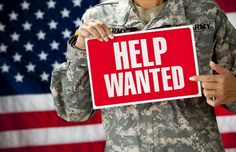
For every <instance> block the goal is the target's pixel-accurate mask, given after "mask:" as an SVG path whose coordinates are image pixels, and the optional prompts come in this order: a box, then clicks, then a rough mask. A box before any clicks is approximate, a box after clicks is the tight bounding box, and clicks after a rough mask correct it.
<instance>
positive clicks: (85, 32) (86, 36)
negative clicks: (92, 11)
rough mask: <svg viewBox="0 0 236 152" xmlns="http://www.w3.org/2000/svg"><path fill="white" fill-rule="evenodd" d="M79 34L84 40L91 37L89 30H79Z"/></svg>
mask: <svg viewBox="0 0 236 152" xmlns="http://www.w3.org/2000/svg"><path fill="white" fill-rule="evenodd" d="M77 33H79V36H82V37H84V38H89V37H90V36H91V35H90V33H89V32H88V31H87V30H84V29H83V28H81V29H79V30H77Z"/></svg>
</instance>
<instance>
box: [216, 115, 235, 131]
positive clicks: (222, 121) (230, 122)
mask: <svg viewBox="0 0 236 152" xmlns="http://www.w3.org/2000/svg"><path fill="white" fill-rule="evenodd" d="M216 119H217V122H218V128H219V131H220V132H221V133H229V132H236V115H233V116H218V117H217V118H216ZM226 122H227V125H226Z"/></svg>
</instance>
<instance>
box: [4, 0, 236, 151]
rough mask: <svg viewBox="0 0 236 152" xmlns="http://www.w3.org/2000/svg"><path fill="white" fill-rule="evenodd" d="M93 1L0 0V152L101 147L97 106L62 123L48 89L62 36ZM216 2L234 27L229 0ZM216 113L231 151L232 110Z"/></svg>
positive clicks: (234, 140) (235, 131)
mask: <svg viewBox="0 0 236 152" xmlns="http://www.w3.org/2000/svg"><path fill="white" fill-rule="evenodd" d="M99 2H100V1H99V0H83V1H82V0H67V1H66V0H57V1H56V0H45V1H44V0H11V1H7V0H0V37H1V39H0V81H1V83H0V121H1V122H0V151H3V152H23V151H24V152H27V151H30V152H37V151H39V152H41V151H44V152H51V151H57V152H60V151H64V152H74V151H82V152H91V151H96V152H102V151H104V147H105V133H104V130H103V129H102V125H101V113H100V111H98V112H97V113H96V115H95V116H94V117H93V118H92V119H91V120H88V121H86V122H82V123H75V122H73V123H72V122H70V123H69V122H65V121H64V120H62V119H60V118H59V117H58V116H57V114H56V112H55V108H54V104H53V100H52V96H51V95H50V91H49V85H50V76H51V71H52V69H53V68H55V67H56V66H58V65H59V64H60V63H62V62H65V52H66V42H67V40H68V38H69V37H70V36H71V35H72V34H73V33H74V31H75V29H76V28H77V27H79V26H80V24H81V16H82V14H83V13H84V12H85V10H86V9H88V8H89V7H91V6H94V5H95V4H97V3H99ZM218 3H219V4H220V6H221V7H222V8H223V9H224V10H225V11H226V12H227V15H228V17H229V19H230V20H231V21H232V23H233V25H234V26H235V27H236V2H235V0H224V1H223V0H218ZM216 114H217V120H218V123H219V129H220V131H221V134H222V139H223V142H224V146H225V148H226V151H228V152H233V151H236V115H234V114H233V113H231V112H229V111H226V110H225V109H223V108H221V107H218V108H217V109H216ZM209 142H210V141H209Z"/></svg>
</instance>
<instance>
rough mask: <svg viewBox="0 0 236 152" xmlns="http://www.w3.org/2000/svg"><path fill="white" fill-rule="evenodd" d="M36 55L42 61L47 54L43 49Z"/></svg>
mask: <svg viewBox="0 0 236 152" xmlns="http://www.w3.org/2000/svg"><path fill="white" fill-rule="evenodd" d="M38 56H39V60H40V61H42V60H45V61H46V60H47V56H48V54H47V53H45V52H44V51H41V53H40V54H38Z"/></svg>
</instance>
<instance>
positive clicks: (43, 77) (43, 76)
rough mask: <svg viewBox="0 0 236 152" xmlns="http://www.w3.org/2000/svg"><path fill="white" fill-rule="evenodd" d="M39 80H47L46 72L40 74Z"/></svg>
mask: <svg viewBox="0 0 236 152" xmlns="http://www.w3.org/2000/svg"><path fill="white" fill-rule="evenodd" d="M40 77H41V81H48V77H49V74H47V73H46V72H43V73H42V74H41V75H40Z"/></svg>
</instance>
